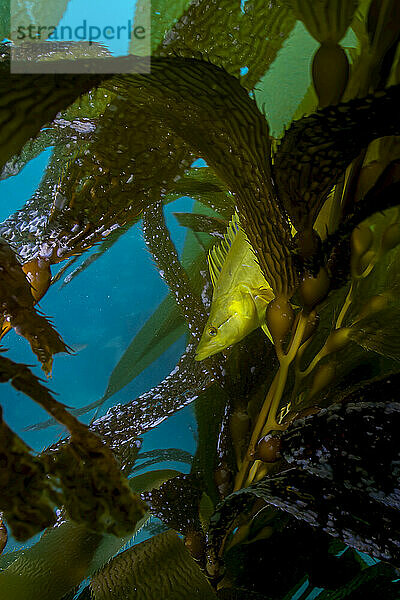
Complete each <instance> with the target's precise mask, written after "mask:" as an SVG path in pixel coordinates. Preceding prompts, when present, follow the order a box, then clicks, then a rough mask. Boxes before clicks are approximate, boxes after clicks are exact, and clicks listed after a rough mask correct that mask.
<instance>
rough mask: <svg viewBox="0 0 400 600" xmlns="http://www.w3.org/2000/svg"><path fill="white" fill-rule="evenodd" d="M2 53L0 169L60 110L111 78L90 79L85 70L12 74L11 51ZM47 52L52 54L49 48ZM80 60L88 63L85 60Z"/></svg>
mask: <svg viewBox="0 0 400 600" xmlns="http://www.w3.org/2000/svg"><path fill="white" fill-rule="evenodd" d="M53 48H54V46H53ZM1 51H2V52H1V54H2V60H1V61H0V71H1V84H0V94H1V97H2V105H1V112H0V142H1V147H2V153H1V155H0V166H1V167H2V166H3V165H4V164H5V163H6V162H7V161H8V160H9V159H10V158H11V157H12V156H13V155H15V154H17V153H18V152H19V151H20V150H21V149H22V147H23V146H24V144H25V142H27V141H28V140H29V139H30V138H32V137H34V136H36V135H37V133H38V132H39V130H40V128H41V127H42V126H43V125H44V124H45V123H48V122H49V121H52V120H53V119H54V118H55V116H56V114H57V113H58V112H59V111H60V110H63V109H65V108H66V107H67V106H68V105H69V104H71V103H72V102H74V101H75V100H76V98H78V97H79V96H80V95H81V94H83V93H85V92H87V91H88V90H90V89H91V88H93V87H95V86H97V85H99V83H101V81H102V79H105V78H107V77H110V76H111V75H104V74H103V75H96V74H90V73H89V75H88V73H87V72H86V71H85V70H83V71H81V72H82V73H85V74H84V75H65V74H62V75H57V74H50V75H49V74H25V73H24V74H22V75H19V74H15V73H13V74H11V73H10V72H9V68H10V62H9V47H8V46H7V45H5V44H2V47H1ZM48 51H49V52H50V47H49V49H48ZM81 60H82V61H83V62H84V63H85V64H86V63H87V61H85V60H84V59H81ZM94 60H95V61H96V59H94ZM103 60H107V59H103ZM109 60H112V59H109ZM83 67H84V64H82V68H83Z"/></svg>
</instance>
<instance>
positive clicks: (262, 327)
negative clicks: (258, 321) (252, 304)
mask: <svg viewBox="0 0 400 600" xmlns="http://www.w3.org/2000/svg"><path fill="white" fill-rule="evenodd" d="M261 329H262V330H263V332H264V333H265V335H266V336H267V338H268V339H270V340H271V344H273V343H274V340H273V339H272V335H271V334H270V332H269V329H268V326H267V324H266V323H263V324H262V325H261Z"/></svg>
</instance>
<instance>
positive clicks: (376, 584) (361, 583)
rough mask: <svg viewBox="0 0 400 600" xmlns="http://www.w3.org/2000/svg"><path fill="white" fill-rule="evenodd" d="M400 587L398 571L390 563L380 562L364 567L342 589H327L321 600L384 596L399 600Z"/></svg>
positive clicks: (356, 599)
mask: <svg viewBox="0 0 400 600" xmlns="http://www.w3.org/2000/svg"><path fill="white" fill-rule="evenodd" d="M399 592H400V587H399V581H398V579H397V572H396V571H395V570H394V569H393V567H391V566H390V565H387V564H384V563H378V564H377V565H372V566H371V567H368V568H367V569H364V570H363V571H362V572H361V573H359V574H358V575H356V577H354V579H352V580H351V581H350V583H348V584H347V585H345V586H343V587H342V588H340V590H335V591H328V590H325V591H323V592H322V594H320V596H319V598H320V600H345V599H346V598H348V599H349V600H363V599H366V598H379V596H381V597H384V598H385V600H386V599H387V600H397V598H398V597H399Z"/></svg>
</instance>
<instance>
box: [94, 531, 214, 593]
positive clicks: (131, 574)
mask: <svg viewBox="0 0 400 600" xmlns="http://www.w3.org/2000/svg"><path fill="white" fill-rule="evenodd" d="M155 572H156V573H157V577H154V573H155ZM89 588H90V594H91V597H92V598H93V600H107V599H108V598H110V595H109V592H110V590H112V593H113V597H114V598H116V599H118V600H123V599H124V600H125V599H126V598H127V597H129V596H127V594H129V593H130V591H132V592H134V594H135V597H136V598H137V600H146V599H147V598H156V597H160V598H174V599H176V600H187V599H188V598H190V599H191V600H192V599H193V600H216V598H217V596H216V594H215V592H214V591H213V589H212V587H211V586H210V584H209V583H208V581H207V579H206V577H205V576H204V574H203V573H202V571H201V570H200V568H199V567H198V565H197V564H196V562H195V561H194V559H193V558H192V557H191V556H190V554H189V552H188V551H187V550H186V548H185V546H184V544H183V542H182V541H181V540H180V539H179V537H178V536H177V534H176V533H175V532H173V531H167V532H166V533H161V534H159V535H156V536H154V537H152V538H151V539H149V540H146V541H145V542H141V543H140V544H137V545H136V546H133V548H129V549H128V550H125V552H122V553H121V554H119V555H118V556H116V557H115V558H114V559H113V560H112V561H111V562H110V563H108V565H107V566H105V567H104V568H103V569H101V571H99V573H97V574H96V575H95V576H94V577H93V578H92V580H91V583H90V585H89Z"/></svg>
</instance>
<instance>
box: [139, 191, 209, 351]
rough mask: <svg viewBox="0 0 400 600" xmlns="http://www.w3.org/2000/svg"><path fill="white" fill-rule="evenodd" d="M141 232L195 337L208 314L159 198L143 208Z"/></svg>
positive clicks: (198, 335) (201, 329)
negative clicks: (168, 224)
mask: <svg viewBox="0 0 400 600" xmlns="http://www.w3.org/2000/svg"><path fill="white" fill-rule="evenodd" d="M143 235H144V240H145V242H146V245H147V247H148V249H149V250H150V252H151V254H152V256H153V258H154V261H155V263H156V265H157V268H158V271H159V273H160V275H161V277H162V279H164V281H165V282H166V284H167V285H168V287H169V289H170V291H171V294H172V296H173V297H174V298H175V301H176V303H177V304H178V306H179V309H180V311H181V313H182V314H183V316H184V318H185V321H186V323H187V325H188V327H189V329H190V333H191V334H192V335H193V336H194V338H195V339H196V340H197V341H198V340H199V339H200V336H201V334H202V331H203V327H204V323H205V322H206V320H207V316H206V313H205V310H204V305H203V302H202V300H201V296H200V294H198V293H197V294H196V292H195V291H194V289H193V286H192V284H191V282H190V280H189V277H188V274H187V272H186V270H185V269H184V267H183V266H182V264H181V262H180V260H179V257H178V253H177V251H176V248H175V246H174V243H173V241H172V239H171V237H170V234H169V230H168V228H167V226H166V223H165V218H164V212H163V206H162V203H161V201H160V200H159V201H158V202H156V203H154V204H152V205H151V206H149V208H147V209H146V210H144V211H143Z"/></svg>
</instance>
